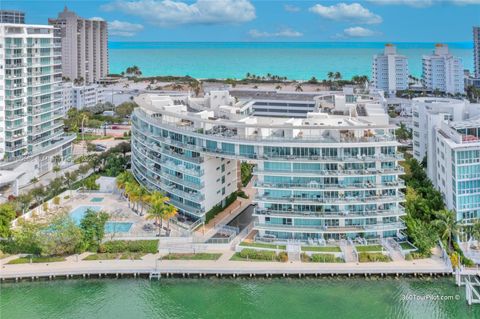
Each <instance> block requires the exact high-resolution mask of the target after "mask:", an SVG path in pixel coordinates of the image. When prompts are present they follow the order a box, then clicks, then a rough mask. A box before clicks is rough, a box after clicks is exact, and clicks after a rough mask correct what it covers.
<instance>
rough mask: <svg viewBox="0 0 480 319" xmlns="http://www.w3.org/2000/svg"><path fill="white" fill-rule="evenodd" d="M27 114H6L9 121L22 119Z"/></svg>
mask: <svg viewBox="0 0 480 319" xmlns="http://www.w3.org/2000/svg"><path fill="white" fill-rule="evenodd" d="M26 116H27V114H26V113H16V114H10V115H6V116H5V118H6V119H7V120H8V121H15V120H20V119H23V118H25V117H26Z"/></svg>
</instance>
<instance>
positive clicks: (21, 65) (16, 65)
mask: <svg viewBox="0 0 480 319" xmlns="http://www.w3.org/2000/svg"><path fill="white" fill-rule="evenodd" d="M25 67H27V64H26V63H10V64H5V69H19V68H25Z"/></svg>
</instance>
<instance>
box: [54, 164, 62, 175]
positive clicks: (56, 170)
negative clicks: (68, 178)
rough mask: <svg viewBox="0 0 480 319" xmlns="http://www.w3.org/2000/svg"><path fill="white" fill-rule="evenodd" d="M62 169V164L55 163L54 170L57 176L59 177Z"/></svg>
mask: <svg viewBox="0 0 480 319" xmlns="http://www.w3.org/2000/svg"><path fill="white" fill-rule="evenodd" d="M60 171H61V169H60V166H58V165H55V166H54V167H53V172H54V173H55V177H58V172H60Z"/></svg>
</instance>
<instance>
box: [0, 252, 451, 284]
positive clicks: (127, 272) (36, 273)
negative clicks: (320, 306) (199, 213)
mask: <svg viewBox="0 0 480 319" xmlns="http://www.w3.org/2000/svg"><path fill="white" fill-rule="evenodd" d="M157 258H158V255H147V256H145V257H144V259H142V260H102V261H85V260H79V261H74V260H68V261H63V262H52V263H35V264H15V265H7V264H2V268H1V273H0V281H1V282H10V281H14V282H16V281H22V280H25V279H27V280H32V281H35V280H43V279H46V280H53V279H57V278H59V279H63V278H65V279H70V278H72V279H73V278H75V279H76V278H105V277H112V278H130V277H133V278H137V277H145V278H150V279H155V280H157V279H161V278H169V277H174V278H177V277H178V278H197V277H198V278H211V277H217V278H237V277H242V278H259V277H263V278H271V277H281V278H283V277H285V278H303V277H315V278H317V277H354V278H355V277H365V278H367V277H373V276H375V277H417V276H419V277H422V276H429V277H445V276H451V275H453V272H452V271H451V270H450V269H448V267H447V266H446V265H444V264H443V263H442V262H440V261H435V260H431V259H428V260H422V261H412V262H402V263H399V262H388V263H380V262H378V263H352V262H350V263H342V264H337V263H302V262H296V261H295V262H286V263H281V262H262V261H230V260H228V261H218V260H217V261H210V260H208V261H207V260H202V261H200V260H161V261H160V260H158V261H157Z"/></svg>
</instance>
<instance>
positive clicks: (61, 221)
mask: <svg viewBox="0 0 480 319" xmlns="http://www.w3.org/2000/svg"><path fill="white" fill-rule="evenodd" d="M82 235H83V234H82V231H81V230H80V228H79V227H78V226H77V225H76V224H75V222H74V221H73V220H72V219H71V218H70V216H69V215H68V214H61V215H59V216H56V217H54V218H53V220H52V221H51V222H50V224H49V225H48V227H47V228H45V229H42V230H41V236H40V238H39V243H38V245H39V247H40V251H41V254H42V255H46V256H61V255H67V254H73V253H79V252H81V251H83V250H84V246H83V240H82V239H83V237H82Z"/></svg>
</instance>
